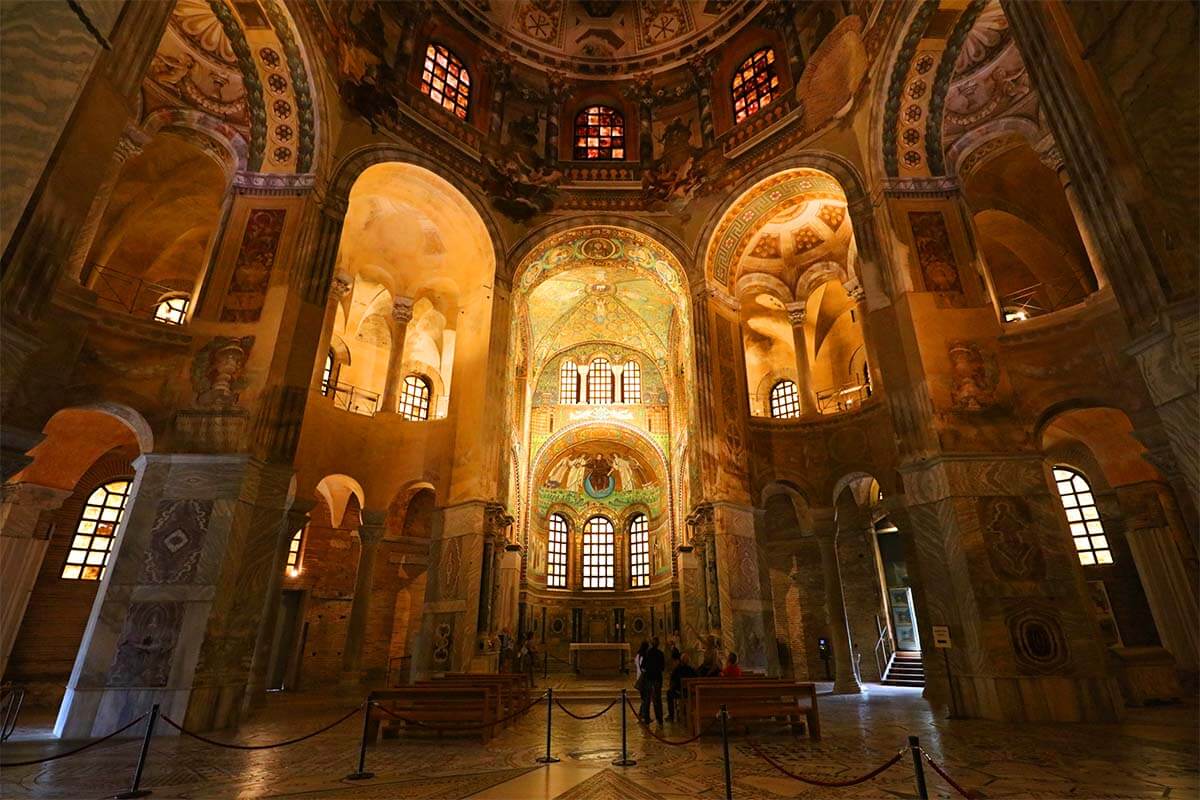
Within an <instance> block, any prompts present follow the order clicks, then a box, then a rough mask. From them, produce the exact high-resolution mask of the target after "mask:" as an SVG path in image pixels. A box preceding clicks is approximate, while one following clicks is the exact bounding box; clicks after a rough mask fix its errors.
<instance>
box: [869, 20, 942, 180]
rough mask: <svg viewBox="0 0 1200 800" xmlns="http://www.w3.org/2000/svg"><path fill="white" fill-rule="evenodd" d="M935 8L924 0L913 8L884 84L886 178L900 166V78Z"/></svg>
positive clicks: (901, 81)
mask: <svg viewBox="0 0 1200 800" xmlns="http://www.w3.org/2000/svg"><path fill="white" fill-rule="evenodd" d="M937 7H938V0H925V2H924V3H922V4H921V7H920V8H919V9H917V14H916V16H914V17H913V21H912V24H911V25H909V26H908V33H906V34H905V35H904V41H903V42H902V43H901V45H900V52H899V53H897V54H896V64H895V66H894V67H892V79H891V81H890V82H889V83H888V91H887V100H886V101H885V103H884V111H883V166H884V169H885V170H886V171H887V174H888V177H890V178H895V177H897V176H898V175H899V174H900V166H899V163H898V162H897V160H896V128H897V126H898V123H899V120H900V100H901V96H902V95H903V94H904V82H905V81H904V79H905V78H906V77H908V68H909V65H910V64H911V63H912V58H913V55H914V54H915V53H916V52H917V45H918V44H920V42H921V39H922V38H923V37H924V36H925V29H926V28H927V27H929V22H930V20H932V19H933V13H934V12H935V11H937Z"/></svg>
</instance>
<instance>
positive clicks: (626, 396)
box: [621, 361, 642, 403]
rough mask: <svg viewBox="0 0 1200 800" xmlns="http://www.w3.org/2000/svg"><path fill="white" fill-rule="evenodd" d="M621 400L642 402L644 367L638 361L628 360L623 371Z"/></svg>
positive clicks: (624, 401)
mask: <svg viewBox="0 0 1200 800" xmlns="http://www.w3.org/2000/svg"><path fill="white" fill-rule="evenodd" d="M621 402H623V403H640V402H642V368H641V366H640V365H639V364H638V362H636V361H626V362H625V369H624V371H622V372H621Z"/></svg>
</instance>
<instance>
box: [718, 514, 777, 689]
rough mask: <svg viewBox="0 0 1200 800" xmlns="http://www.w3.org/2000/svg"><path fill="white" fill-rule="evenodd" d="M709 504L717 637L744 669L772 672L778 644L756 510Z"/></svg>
mask: <svg viewBox="0 0 1200 800" xmlns="http://www.w3.org/2000/svg"><path fill="white" fill-rule="evenodd" d="M712 505H713V545H714V547H713V554H714V555H715V561H716V564H717V569H716V581H717V591H718V593H719V594H718V596H719V598H720V607H719V612H718V613H719V616H720V620H721V637H722V639H723V640H724V642H725V647H726V648H727V649H728V650H732V651H733V652H735V653H737V654H738V659H739V661H738V663H739V664H740V665H741V666H742V668H743V669H750V670H755V671H759V672H766V673H767V674H770V675H776V674H778V671H779V648H778V646H777V643H776V640H775V622H774V617H775V613H774V609H773V608H772V604H771V599H770V589H769V578H768V576H767V575H766V574H765V560H764V559H763V558H762V557H761V556H760V551H759V546H758V539H757V536H756V533H755V530H756V526H755V519H754V509H752V508H750V507H748V506H742V505H737V504H735V503H726V502H715V503H713V504H712Z"/></svg>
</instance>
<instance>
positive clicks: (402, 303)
mask: <svg viewBox="0 0 1200 800" xmlns="http://www.w3.org/2000/svg"><path fill="white" fill-rule="evenodd" d="M412 318H413V299H412V298H411V297H397V298H396V299H395V300H393V301H392V319H393V320H394V321H396V322H398V323H400V324H401V325H407V324H408V323H410V322H412Z"/></svg>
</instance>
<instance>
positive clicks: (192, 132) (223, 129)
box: [140, 108, 249, 180]
mask: <svg viewBox="0 0 1200 800" xmlns="http://www.w3.org/2000/svg"><path fill="white" fill-rule="evenodd" d="M140 130H141V132H142V133H144V134H145V135H147V136H156V135H158V134H170V135H174V136H178V137H179V138H181V139H183V140H184V141H186V142H188V143H189V144H191V145H193V146H195V147H197V148H199V149H200V150H202V151H204V152H205V153H206V154H208V155H209V156H210V157H212V158H213V159H214V160H215V161H217V162H218V163H220V165H221V169H223V170H224V171H225V177H226V179H227V180H233V178H234V176H235V175H237V174H238V173H241V172H245V171H246V169H247V163H248V159H249V145H247V143H246V139H245V138H244V137H243V136H242V134H241V132H239V131H238V130H237V128H235V127H233V126H232V125H230V124H228V123H226V122H223V121H221V120H220V119H218V118H217V117H214V116H212V115H211V114H206V113H204V112H203V111H196V110H193V109H188V108H160V109H158V110H157V111H153V112H151V113H150V114H148V115H147V116H146V117H145V119H143V120H142V124H141V126H140Z"/></svg>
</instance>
